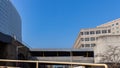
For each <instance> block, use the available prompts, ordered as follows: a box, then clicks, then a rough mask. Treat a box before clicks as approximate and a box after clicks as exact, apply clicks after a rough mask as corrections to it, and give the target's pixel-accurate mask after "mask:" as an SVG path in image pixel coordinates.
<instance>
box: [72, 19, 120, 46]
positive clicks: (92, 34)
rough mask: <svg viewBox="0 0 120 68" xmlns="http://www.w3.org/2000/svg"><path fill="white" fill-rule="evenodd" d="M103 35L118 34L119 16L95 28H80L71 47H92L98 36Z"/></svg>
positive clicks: (119, 31) (119, 29) (119, 27)
mask: <svg viewBox="0 0 120 68" xmlns="http://www.w3.org/2000/svg"><path fill="white" fill-rule="evenodd" d="M104 35H120V18H119V19H116V20H113V21H110V22H107V23H105V24H102V25H99V26H97V27H96V28H86V29H81V30H80V32H79V35H78V37H77V39H76V41H75V43H74V46H73V48H93V47H94V46H96V45H97V44H96V43H97V39H98V38H99V36H104Z"/></svg>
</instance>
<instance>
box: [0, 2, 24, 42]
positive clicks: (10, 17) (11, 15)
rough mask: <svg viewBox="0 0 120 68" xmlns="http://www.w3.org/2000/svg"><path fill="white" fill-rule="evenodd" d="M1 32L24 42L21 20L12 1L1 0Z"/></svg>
mask: <svg viewBox="0 0 120 68" xmlns="http://www.w3.org/2000/svg"><path fill="white" fill-rule="evenodd" d="M0 32H1V33H3V34H6V35H9V36H11V37H13V38H14V39H16V40H18V41H20V42H21V41H22V34H21V18H20V16H19V14H18V12H17V10H16V8H15V7H14V6H13V5H12V3H11V2H10V0H0Z"/></svg>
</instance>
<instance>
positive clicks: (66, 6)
mask: <svg viewBox="0 0 120 68" xmlns="http://www.w3.org/2000/svg"><path fill="white" fill-rule="evenodd" d="M11 1H12V2H13V4H14V5H15V7H16V9H17V10H18V12H19V14H20V16H21V18H22V37H23V41H24V42H26V43H27V44H28V45H29V46H30V47H32V48H71V47H72V46H73V44H74V42H75V40H76V38H77V35H78V33H79V31H80V29H81V28H92V27H95V26H97V25H100V24H103V23H106V22H108V21H111V20H114V19H117V18H119V17H120V0H11Z"/></svg>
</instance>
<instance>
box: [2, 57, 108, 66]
mask: <svg viewBox="0 0 120 68" xmlns="http://www.w3.org/2000/svg"><path fill="white" fill-rule="evenodd" d="M0 62H12V63H13V62H14V63H17V62H23V63H35V64H36V67H34V68H39V63H44V64H62V65H71V68H72V65H81V66H103V67H104V68H108V66H107V65H106V64H94V63H77V62H57V61H37V60H36V61H35V60H34V61H33V60H7V59H0Z"/></svg>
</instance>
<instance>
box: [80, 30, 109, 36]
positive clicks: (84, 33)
mask: <svg viewBox="0 0 120 68" xmlns="http://www.w3.org/2000/svg"><path fill="white" fill-rule="evenodd" d="M104 33H111V30H110V29H109V30H97V31H86V32H81V33H80V34H81V35H92V34H104Z"/></svg>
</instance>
